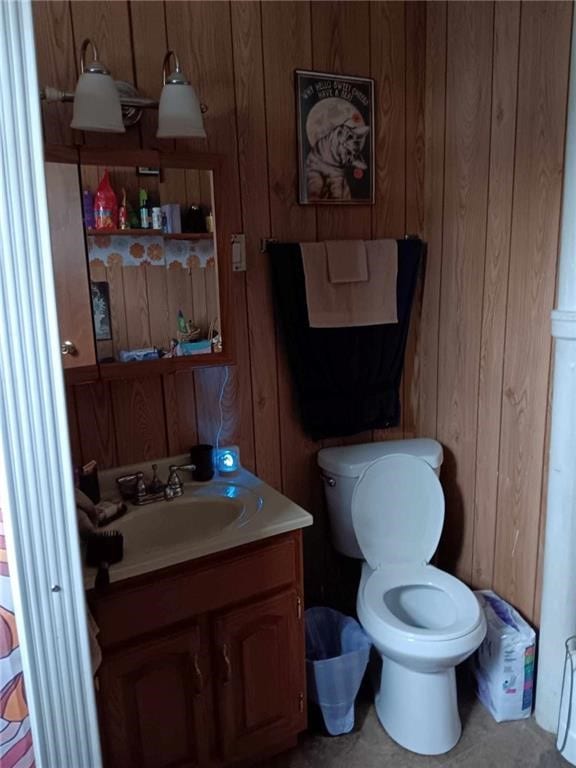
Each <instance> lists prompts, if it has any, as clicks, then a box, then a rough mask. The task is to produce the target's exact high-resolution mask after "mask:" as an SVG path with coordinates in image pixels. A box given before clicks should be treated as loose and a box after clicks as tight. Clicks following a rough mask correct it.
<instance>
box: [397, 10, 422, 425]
mask: <svg viewBox="0 0 576 768" xmlns="http://www.w3.org/2000/svg"><path fill="white" fill-rule="evenodd" d="M405 40H406V44H405V56H406V78H405V80H406V83H405V92H406V96H405V101H406V150H405V159H406V163H405V167H406V171H405V180H406V181H405V187H406V205H405V225H404V230H405V232H406V233H408V234H413V235H419V236H420V237H421V238H422V237H424V226H425V218H424V213H425V211H424V205H425V202H424V192H425V186H424V182H425V177H424V173H425V150H426V134H425V110H426V3H425V2H421V1H420V0H417V2H409V3H407V4H406V10H405ZM423 285H424V283H423V267H422V268H421V272H420V279H419V284H418V288H417V291H416V295H415V297H414V304H413V307H412V315H411V318H410V328H409V331H408V340H407V342H406V354H405V362H404V374H403V377H402V428H403V430H404V437H405V438H413V437H417V436H418V435H419V432H418V406H419V400H418V393H419V389H420V381H419V374H420V371H419V368H418V365H417V362H418V357H417V349H418V336H419V331H420V327H421V322H422V291H423Z"/></svg>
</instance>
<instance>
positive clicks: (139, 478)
mask: <svg viewBox="0 0 576 768" xmlns="http://www.w3.org/2000/svg"><path fill="white" fill-rule="evenodd" d="M145 496H146V481H145V480H144V472H136V498H137V499H143V498H144V497H145Z"/></svg>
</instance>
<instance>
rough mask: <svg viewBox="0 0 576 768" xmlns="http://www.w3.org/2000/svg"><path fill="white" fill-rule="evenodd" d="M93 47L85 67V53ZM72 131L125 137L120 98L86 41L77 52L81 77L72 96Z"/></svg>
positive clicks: (89, 43)
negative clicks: (89, 59) (115, 134)
mask: <svg viewBox="0 0 576 768" xmlns="http://www.w3.org/2000/svg"><path fill="white" fill-rule="evenodd" d="M89 45H90V46H92V57H93V58H92V62H91V63H90V64H88V65H86V62H85V58H86V50H87V48H88V46H89ZM70 126H71V127H72V128H77V129H78V130H81V131H102V132H103V133H125V132H126V128H125V127H124V123H123V122H122V108H121V106H120V96H119V95H118V91H117V90H116V86H115V85H114V81H113V80H112V78H111V77H110V72H109V71H108V70H107V69H106V67H105V66H104V65H103V64H101V63H100V62H99V61H98V50H97V48H96V46H95V45H94V43H93V42H92V40H90V39H89V38H87V39H86V40H84V42H83V43H82V47H81V48H80V77H79V78H78V83H77V85H76V92H75V94H74V111H73V115H72V122H71V123H70Z"/></svg>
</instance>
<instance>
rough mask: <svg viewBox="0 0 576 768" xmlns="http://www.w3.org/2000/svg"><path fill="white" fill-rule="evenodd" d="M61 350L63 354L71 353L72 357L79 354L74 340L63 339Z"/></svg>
mask: <svg viewBox="0 0 576 768" xmlns="http://www.w3.org/2000/svg"><path fill="white" fill-rule="evenodd" d="M60 352H62V354H63V355H71V356H72V357H74V355H77V354H78V350H77V349H76V345H75V344H74V343H73V342H72V341H63V342H62V344H61V345H60Z"/></svg>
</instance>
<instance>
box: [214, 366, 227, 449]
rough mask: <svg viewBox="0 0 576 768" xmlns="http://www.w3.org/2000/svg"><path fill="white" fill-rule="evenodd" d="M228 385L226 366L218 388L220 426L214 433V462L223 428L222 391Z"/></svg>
mask: <svg viewBox="0 0 576 768" xmlns="http://www.w3.org/2000/svg"><path fill="white" fill-rule="evenodd" d="M226 384H228V366H227V365H226V366H224V378H223V379H222V386H221V388H220V397H219V399H218V408H219V410H220V425H219V427H218V432H217V433H216V461H218V456H219V448H220V436H221V435H222V429H223V427H224V409H223V408H222V401H223V400H224V390H225V389H226Z"/></svg>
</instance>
